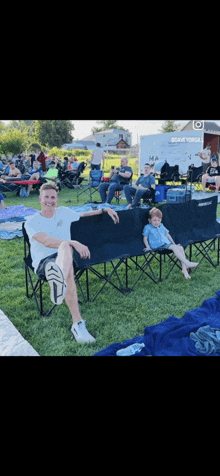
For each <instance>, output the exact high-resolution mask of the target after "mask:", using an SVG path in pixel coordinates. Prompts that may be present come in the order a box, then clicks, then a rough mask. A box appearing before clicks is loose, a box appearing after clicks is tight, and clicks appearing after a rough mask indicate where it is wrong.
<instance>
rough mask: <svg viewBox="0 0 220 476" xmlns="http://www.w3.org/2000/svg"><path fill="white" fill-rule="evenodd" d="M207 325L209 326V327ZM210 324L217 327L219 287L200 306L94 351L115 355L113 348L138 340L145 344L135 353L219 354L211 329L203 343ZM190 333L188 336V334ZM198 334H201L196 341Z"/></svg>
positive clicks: (219, 322) (219, 321)
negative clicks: (131, 337)
mask: <svg viewBox="0 0 220 476" xmlns="http://www.w3.org/2000/svg"><path fill="white" fill-rule="evenodd" d="M207 326H209V329H208V328H207ZM201 328H202V329H201ZM203 328H204V329H203ZM210 328H214V329H215V330H216V329H220V290H219V291H217V292H216V296H214V297H211V298H209V299H206V300H205V301H204V302H203V304H202V305H201V307H198V308H196V309H193V310H192V311H188V312H186V313H185V315H184V317H182V318H181V319H179V318H177V317H175V316H170V317H169V318H168V319H166V320H165V321H163V322H160V323H159V324H156V325H153V326H149V327H145V331H144V335H141V336H137V337H134V338H133V339H129V340H126V341H124V342H123V343H120V342H117V343H115V344H112V345H110V346H109V347H107V348H106V349H103V350H101V351H99V352H97V353H96V354H94V355H95V356H105V355H106V356H107V355H109V356H115V355H116V352H117V350H119V349H124V348H125V347H128V346H129V345H131V344H134V343H135V342H138V343H144V344H145V347H144V348H143V349H142V350H141V352H140V353H139V354H137V355H135V357H139V356H140V357H141V356H147V355H152V356H188V355H189V356H202V355H204V356H220V353H219V351H220V348H219V345H218V342H216V341H215V338H216V335H215V336H214V337H213V339H212V340H211V341H210V339H211V332H208V334H207V342H209V344H204V342H205V341H204V335H205V332H207V330H208V331H210ZM198 330H199V332H198ZM191 333H192V336H190V334H191ZM217 334H218V332H217ZM195 335H197V337H198V338H197V339H195ZM200 336H202V338H201V340H200V343H199V337H200ZM196 343H197V345H196ZM198 349H199V350H198Z"/></svg>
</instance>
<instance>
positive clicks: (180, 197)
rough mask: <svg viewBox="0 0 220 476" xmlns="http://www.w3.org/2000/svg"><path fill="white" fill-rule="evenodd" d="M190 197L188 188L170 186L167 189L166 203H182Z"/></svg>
mask: <svg viewBox="0 0 220 476" xmlns="http://www.w3.org/2000/svg"><path fill="white" fill-rule="evenodd" d="M190 199H191V193H190V190H186V189H185V188H171V189H169V190H167V202H168V203H184V202H188V200H190Z"/></svg>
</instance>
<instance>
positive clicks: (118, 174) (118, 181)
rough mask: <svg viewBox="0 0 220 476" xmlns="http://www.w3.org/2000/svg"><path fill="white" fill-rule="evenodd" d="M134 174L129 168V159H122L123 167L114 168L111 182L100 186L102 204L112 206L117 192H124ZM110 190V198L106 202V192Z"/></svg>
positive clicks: (111, 173)
mask: <svg viewBox="0 0 220 476" xmlns="http://www.w3.org/2000/svg"><path fill="white" fill-rule="evenodd" d="M132 174H133V170H132V168H131V167H128V159H127V158H126V157H122V159H121V167H120V168H117V169H116V168H115V167H114V168H113V169H112V170H111V172H110V175H109V178H110V181H109V182H103V183H101V184H100V185H99V193H100V196H101V199H102V203H107V204H110V203H111V201H112V199H113V197H114V196H115V192H116V190H123V187H124V185H127V184H128V183H129V180H130V178H131V176H132ZM107 190H108V198H107V200H106V195H107V194H106V192H107Z"/></svg>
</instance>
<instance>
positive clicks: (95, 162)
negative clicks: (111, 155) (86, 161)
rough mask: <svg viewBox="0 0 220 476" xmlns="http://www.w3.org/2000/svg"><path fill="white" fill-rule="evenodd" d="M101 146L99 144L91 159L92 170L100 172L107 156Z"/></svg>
mask: <svg viewBox="0 0 220 476" xmlns="http://www.w3.org/2000/svg"><path fill="white" fill-rule="evenodd" d="M100 147H101V144H100V143H99V142H97V144H96V148H95V149H94V150H93V152H92V158H91V161H90V163H91V170H100V168H101V163H102V160H104V158H105V154H103V152H102V149H101V148H100Z"/></svg>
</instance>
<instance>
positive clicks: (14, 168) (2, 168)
mask: <svg viewBox="0 0 220 476" xmlns="http://www.w3.org/2000/svg"><path fill="white" fill-rule="evenodd" d="M79 163H80V162H78V160H77V159H76V158H74V157H73V156H72V157H64V160H63V161H61V159H60V158H58V157H55V156H54V155H53V156H46V155H45V154H44V152H43V151H42V150H41V151H40V152H39V153H37V154H35V153H34V152H31V153H30V154H26V153H23V152H21V153H20V154H19V155H17V156H15V157H13V158H11V159H7V158H3V159H1V158H0V182H2V183H7V182H8V181H10V180H11V179H23V180H30V181H33V180H40V179H41V178H42V177H44V178H45V179H46V181H47V182H48V181H54V182H56V181H57V178H58V172H59V169H62V170H63V171H66V170H73V171H75V170H77V167H78V165H79ZM32 188H33V184H31V183H30V185H27V191H26V195H25V196H28V195H29V193H30V192H31V190H32ZM2 206H4V205H3V203H2Z"/></svg>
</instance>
